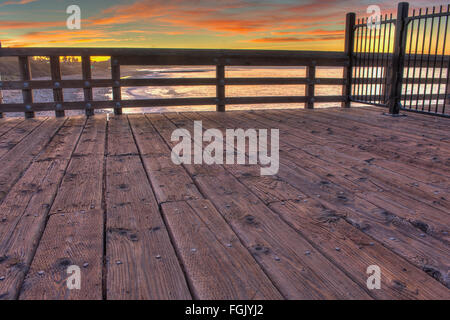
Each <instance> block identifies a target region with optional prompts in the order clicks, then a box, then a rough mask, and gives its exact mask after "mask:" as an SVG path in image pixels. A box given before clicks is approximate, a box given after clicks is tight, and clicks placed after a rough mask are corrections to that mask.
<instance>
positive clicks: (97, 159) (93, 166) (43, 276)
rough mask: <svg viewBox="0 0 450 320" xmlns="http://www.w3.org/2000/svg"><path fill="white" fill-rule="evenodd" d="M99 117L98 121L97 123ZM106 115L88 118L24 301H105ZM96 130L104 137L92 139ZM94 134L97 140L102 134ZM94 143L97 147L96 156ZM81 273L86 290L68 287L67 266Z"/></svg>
mask: <svg viewBox="0 0 450 320" xmlns="http://www.w3.org/2000/svg"><path fill="white" fill-rule="evenodd" d="M96 118H97V119H96ZM105 129H106V119H105V117H94V118H89V119H88V120H87V125H86V128H85V130H83V132H82V134H81V137H80V140H79V143H78V145H77V147H76V149H75V153H74V154H76V155H77V156H73V157H72V158H71V161H70V163H69V166H68V168H67V170H66V171H65V174H64V177H63V179H62V182H61V185H60V186H59V189H58V193H57V194H56V197H55V200H54V202H53V204H52V206H51V208H50V216H49V218H48V221H47V224H46V227H45V230H44V233H43V235H42V237H41V239H40V242H39V245H38V247H37V250H36V253H35V255H34V259H33V262H32V263H31V267H30V270H29V272H28V273H27V276H26V278H25V281H24V284H23V287H22V290H21V292H20V296H19V298H20V299H33V300H34V299H52V300H59V299H64V300H66V299H102V267H103V239H104V233H103V225H104V221H103V220H104V217H103V216H104V212H103V208H102V197H103V163H104V152H105V141H106V139H105V137H104V134H105ZM93 131H97V132H102V133H103V139H99V140H98V141H97V140H95V139H91V138H90V137H91V136H92V135H93ZM94 136H96V137H98V134H95V135H94ZM89 144H96V149H97V148H98V149H97V150H98V151H100V150H103V152H97V153H90V152H89V153H87V154H86V153H85V152H86V150H89V151H90V150H93V149H94V148H92V147H91V146H89ZM71 265H76V266H78V267H80V269H81V289H80V290H70V289H68V287H67V282H66V279H67V278H68V276H69V275H68V274H67V268H68V267H69V266H71Z"/></svg>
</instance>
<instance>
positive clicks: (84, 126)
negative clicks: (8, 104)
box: [0, 53, 450, 299]
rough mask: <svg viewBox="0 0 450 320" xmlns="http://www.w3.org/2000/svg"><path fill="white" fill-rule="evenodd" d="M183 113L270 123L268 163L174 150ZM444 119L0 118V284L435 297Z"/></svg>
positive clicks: (99, 290)
mask: <svg viewBox="0 0 450 320" xmlns="http://www.w3.org/2000/svg"><path fill="white" fill-rule="evenodd" d="M85 54H86V53H85ZM80 107H82V108H84V105H83V104H82V103H81V104H80ZM194 120H202V124H203V129H204V130H206V129H208V128H216V129H219V130H220V131H221V132H224V131H225V130H226V129H227V128H242V129H248V128H256V129H259V128H266V129H271V128H278V129H279V130H280V168H279V171H278V173H277V175H275V176H264V177H262V176H261V174H260V166H259V165H258V164H256V165H233V164H224V165H221V164H212V165H205V164H184V165H175V164H174V163H173V162H172V161H171V157H170V156H171V148H172V147H173V146H174V145H175V144H176V143H178V141H172V140H171V136H172V133H173V130H174V129H176V128H186V129H188V130H189V131H192V128H193V121H194ZM449 121H450V120H448V119H434V118H430V117H424V116H420V115H415V114H414V115H410V116H408V117H402V118H390V117H385V116H383V115H382V114H381V112H380V111H379V109H376V108H372V107H369V108H333V109H327V110H325V109H316V110H300V109H299V110H264V111H252V112H248V111H233V112H225V113H222V112H220V113H218V112H204V113H198V112H188V113H183V114H181V113H166V114H151V115H122V116H114V117H111V120H110V121H109V122H108V121H107V119H106V117H105V116H98V115H96V116H93V117H89V118H86V117H70V118H59V119H51V118H49V119H47V118H37V119H28V120H19V121H18V120H10V119H1V120H0V146H3V148H2V149H0V150H3V151H0V152H3V155H2V156H1V158H0V160H1V163H2V166H0V199H1V200H0V201H1V203H0V299H16V298H20V299H104V298H106V299H190V298H194V299H196V298H201V299H224V298H232V299H252V298H255V299H256V298H261V299H266V298H273V299H275V298H276V299H278V298H287V299H356V298H359V299H371V298H372V299H438V298H441V299H442V298H445V299H447V297H448V288H449V283H450V282H449V279H450V274H449V266H450V250H449V241H450V239H449V236H448V225H449V223H450V222H449V212H450V211H449V209H450V203H449V199H448V197H447V194H448V193H449V191H450V176H449V174H448V168H449V163H448V161H447V160H448V158H449V156H450V134H449V133H448V130H447V129H448V127H449ZM207 144H208V142H203V144H202V145H203V146H206V145H207ZM267 147H270V144H269V145H268V146H267ZM233 152H235V151H233ZM246 153H248V148H247V149H246ZM104 244H106V246H104ZM230 244H231V246H229V245H230ZM192 249H195V250H192ZM71 264H75V265H79V266H80V267H81V274H82V289H81V290H68V289H67V286H66V282H65V280H66V279H67V277H68V276H69V275H68V274H67V272H66V271H67V267H68V266H69V265H71ZM370 264H375V265H379V266H380V268H381V270H382V289H381V290H376V291H372V290H368V289H367V287H366V283H365V282H366V279H367V277H368V275H367V274H366V268H367V266H368V265H370ZM148 270H151V271H150V272H149V271H148Z"/></svg>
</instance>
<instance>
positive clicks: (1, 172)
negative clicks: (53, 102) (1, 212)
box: [0, 118, 66, 201]
mask: <svg viewBox="0 0 450 320" xmlns="http://www.w3.org/2000/svg"><path fill="white" fill-rule="evenodd" d="M27 121H28V120H27ZM32 121H33V120H32ZM65 121H66V119H62V118H61V119H49V120H47V121H45V122H44V123H42V125H40V126H39V130H37V131H35V132H34V134H33V135H28V136H26V137H25V138H24V139H22V140H21V142H20V143H19V144H17V145H16V146H15V147H14V148H12V149H11V150H10V151H9V152H8V153H7V154H5V155H4V156H3V157H2V159H1V161H2V166H1V167H0V201H2V200H3V198H4V197H5V196H6V194H7V193H8V191H9V190H10V189H11V187H12V186H13V185H14V184H15V183H16V182H17V180H18V179H19V178H20V177H21V175H22V174H23V172H24V171H25V170H26V169H27V168H28V167H29V165H30V164H31V161H32V160H33V159H34V158H35V157H36V156H37V155H39V153H40V152H41V151H42V149H43V148H44V147H45V146H46V145H47V143H48V142H49V141H50V140H51V138H52V137H53V136H54V135H55V133H56V132H57V131H58V130H59V128H60V127H61V126H62V125H63V124H64V122H65Z"/></svg>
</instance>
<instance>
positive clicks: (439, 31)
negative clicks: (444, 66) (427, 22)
mask: <svg viewBox="0 0 450 320" xmlns="http://www.w3.org/2000/svg"><path fill="white" fill-rule="evenodd" d="M441 13H442V6H440V7H439V14H441ZM438 19H439V21H438V27H437V36H436V50H435V52H434V64H433V72H432V75H431V95H433V92H434V79H435V75H434V74H435V73H436V64H437V56H438V51H439V36H440V33H441V16H439V17H438ZM432 100H433V97H432V96H430V103H429V105H428V112H431V104H432ZM438 103H439V100H437V103H436V108H435V112H436V111H437V108H438Z"/></svg>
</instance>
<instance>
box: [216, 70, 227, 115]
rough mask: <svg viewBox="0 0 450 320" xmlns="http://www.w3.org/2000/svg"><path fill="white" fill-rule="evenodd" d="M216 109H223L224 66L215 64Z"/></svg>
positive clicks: (221, 110) (220, 110) (222, 110)
mask: <svg viewBox="0 0 450 320" xmlns="http://www.w3.org/2000/svg"><path fill="white" fill-rule="evenodd" d="M216 81H217V84H216V99H217V104H216V111H219V112H224V111H225V66H224V65H217V66H216Z"/></svg>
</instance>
